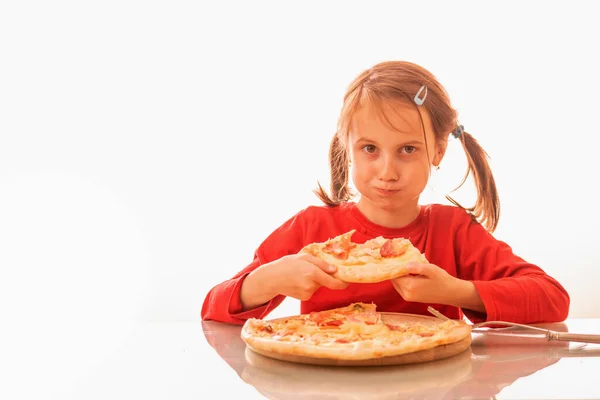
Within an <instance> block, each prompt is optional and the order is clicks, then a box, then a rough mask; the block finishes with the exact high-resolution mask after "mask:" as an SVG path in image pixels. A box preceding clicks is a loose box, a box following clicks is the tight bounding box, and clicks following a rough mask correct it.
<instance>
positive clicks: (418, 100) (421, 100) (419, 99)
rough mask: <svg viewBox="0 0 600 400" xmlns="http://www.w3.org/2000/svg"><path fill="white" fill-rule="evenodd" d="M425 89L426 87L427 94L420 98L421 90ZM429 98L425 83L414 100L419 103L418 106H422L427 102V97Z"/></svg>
mask: <svg viewBox="0 0 600 400" xmlns="http://www.w3.org/2000/svg"><path fill="white" fill-rule="evenodd" d="M423 89H425V94H424V95H423V98H422V99H421V98H419V95H420V94H421V92H422V91H423ZM426 98H427V86H425V85H423V86H421V89H419V91H418V92H417V94H415V97H414V100H415V103H417V105H418V106H422V105H423V103H424V102H425V99H426Z"/></svg>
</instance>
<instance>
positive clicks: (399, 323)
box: [241, 303, 471, 362]
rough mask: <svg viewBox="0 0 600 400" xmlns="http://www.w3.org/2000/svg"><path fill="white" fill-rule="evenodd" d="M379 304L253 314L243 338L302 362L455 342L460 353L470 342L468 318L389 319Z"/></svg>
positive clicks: (262, 351)
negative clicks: (259, 316)
mask: <svg viewBox="0 0 600 400" xmlns="http://www.w3.org/2000/svg"><path fill="white" fill-rule="evenodd" d="M376 307H377V306H376V305H375V304H366V303H352V304H350V305H348V306H345V307H340V308H334V309H331V310H326V311H320V312H311V313H308V314H300V315H297V316H291V317H286V318H278V319H274V320H269V321H266V320H261V319H256V318H251V319H249V320H247V321H246V322H245V324H244V326H243V327H242V331H241V337H242V340H243V341H244V342H245V343H246V345H247V346H248V347H249V348H250V349H251V350H253V351H255V352H257V353H259V354H263V355H266V356H270V357H274V358H279V359H284V360H285V359H288V360H292V361H298V362H311V360H313V361H314V360H319V359H321V360H323V359H328V360H339V361H343V360H347V361H360V360H373V359H381V358H387V357H394V356H401V355H406V354H410V353H417V352H424V351H427V350H432V349H433V350H435V349H436V348H439V347H443V346H446V345H455V347H454V350H453V351H454V353H453V354H456V353H457V352H461V351H463V350H466V348H468V347H469V346H470V343H471V326H470V325H469V324H467V323H466V322H464V321H460V320H447V321H446V320H441V319H437V318H433V317H425V316H421V317H423V318H421V319H419V318H410V316H411V315H410V314H395V315H394V314H392V316H396V317H397V316H399V317H400V318H390V317H389V316H388V313H380V312H377V310H376ZM406 316H408V318H406ZM414 317H419V316H414ZM426 318H428V319H426ZM438 358H439V357H438Z"/></svg>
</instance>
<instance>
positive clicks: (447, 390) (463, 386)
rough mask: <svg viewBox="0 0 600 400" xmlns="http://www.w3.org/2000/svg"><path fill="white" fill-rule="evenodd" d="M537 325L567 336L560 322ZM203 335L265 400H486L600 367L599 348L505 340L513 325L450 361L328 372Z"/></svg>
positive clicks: (221, 331)
mask: <svg viewBox="0 0 600 400" xmlns="http://www.w3.org/2000/svg"><path fill="white" fill-rule="evenodd" d="M592 322H593V323H594V324H595V325H594V326H595V327H596V328H594V329H595V331H596V332H600V329H598V328H600V320H592ZM539 326H542V327H546V328H548V329H553V330H557V331H568V329H567V328H568V324H565V323H562V324H549V325H539ZM203 330H204V334H205V336H206V339H207V340H208V342H209V344H210V345H211V346H212V347H213V348H214V349H215V350H216V351H217V353H218V354H219V355H220V356H221V357H222V358H223V360H225V361H226V362H227V363H228V364H229V365H230V366H231V367H232V368H233V369H234V370H235V371H236V373H237V374H238V375H239V376H240V378H241V379H242V380H243V381H244V382H246V383H248V384H250V385H252V386H254V387H255V388H256V390H258V391H259V392H260V393H261V394H262V395H264V396H265V397H266V398H269V399H300V398H310V399H369V400H370V399H390V398H398V397H418V398H428V399H429V398H431V399H454V398H491V397H494V396H497V395H498V394H500V393H501V391H502V390H503V389H504V388H506V387H508V386H510V385H513V384H514V383H515V382H516V381H518V380H523V379H526V378H527V377H529V376H531V375H533V374H535V373H536V372H537V371H540V370H543V369H546V368H549V367H551V366H554V365H555V364H556V363H558V362H559V360H561V359H563V358H570V357H580V358H582V359H583V358H593V361H592V364H590V363H588V365H587V366H585V368H596V370H600V346H598V345H586V344H582V343H571V342H555V341H552V342H548V341H547V340H545V339H543V338H540V337H534V336H530V337H528V336H525V335H519V336H508V335H507V333H511V332H520V331H519V330H518V329H515V328H510V329H508V330H507V329H503V330H501V332H502V334H501V335H500V334H493V333H485V334H474V335H473V342H472V345H471V347H470V348H469V349H467V350H466V351H464V352H462V353H460V354H458V355H456V356H453V357H450V358H447V359H442V360H437V361H430V362H424V363H417V364H410V365H400V366H387V367H328V366H313V365H304V364H296V363H291V362H286V361H279V360H275V359H272V358H268V357H265V356H261V355H259V354H256V353H254V352H253V351H252V350H250V349H247V348H246V346H245V344H244V342H243V341H242V340H241V338H240V335H239V334H240V327H239V326H232V325H227V324H221V323H217V322H210V321H208V322H207V321H204V322H203ZM580 333H593V332H589V328H588V332H580ZM570 372H573V371H570ZM565 373H567V374H568V373H569V371H565ZM532 390H534V389H532Z"/></svg>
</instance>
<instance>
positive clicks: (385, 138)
mask: <svg viewBox="0 0 600 400" xmlns="http://www.w3.org/2000/svg"><path fill="white" fill-rule="evenodd" d="M420 111H421V117H422V119H423V124H424V126H425V136H426V138H427V144H426V143H425V137H424V135H423V128H422V126H421V117H419V111H417V110H416V108H415V106H414V105H412V104H407V103H403V102H399V101H391V100H390V101H386V102H383V104H382V109H381V110H378V109H375V108H373V107H369V106H368V107H363V108H361V109H360V110H359V111H358V112H357V113H356V114H355V115H354V117H353V119H352V124H351V126H350V132H349V137H348V149H349V151H350V160H351V161H352V180H353V182H354V185H355V187H356V189H357V190H358V191H359V192H360V194H361V199H360V200H359V205H361V203H363V204H362V206H363V207H367V208H368V209H370V210H372V212H378V210H385V211H386V212H396V211H400V212H402V211H407V210H411V208H412V207H418V200H419V196H420V194H421V192H422V191H423V190H424V189H425V186H426V185H427V181H428V178H429V173H430V171H431V164H433V165H438V164H439V163H440V161H441V159H442V156H443V154H444V150H445V145H444V144H443V143H442V144H439V145H438V144H436V140H435V134H434V131H433V127H432V125H431V120H430V118H429V114H428V113H427V111H426V110H425V109H424V108H421V109H420Z"/></svg>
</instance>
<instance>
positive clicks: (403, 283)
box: [392, 263, 472, 306]
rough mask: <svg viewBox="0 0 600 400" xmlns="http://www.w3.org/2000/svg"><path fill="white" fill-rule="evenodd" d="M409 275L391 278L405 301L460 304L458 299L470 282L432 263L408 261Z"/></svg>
mask: <svg viewBox="0 0 600 400" xmlns="http://www.w3.org/2000/svg"><path fill="white" fill-rule="evenodd" d="M406 267H407V268H408V269H409V271H410V273H411V275H406V276H402V277H400V278H396V279H392V284H393V285H394V288H395V289H396V290H397V291H398V293H400V296H402V298H403V299H404V300H406V301H412V302H419V303H435V304H448V305H454V306H460V305H459V304H458V303H460V299H461V297H462V296H463V292H464V290H465V289H466V287H465V286H463V284H465V283H467V284H471V285H472V283H470V282H466V281H462V280H460V279H458V278H455V277H453V276H452V275H450V274H449V273H448V272H446V271H445V270H443V269H442V268H440V267H438V266H437V265H434V264H417V263H409V264H408V265H407V266H406Z"/></svg>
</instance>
